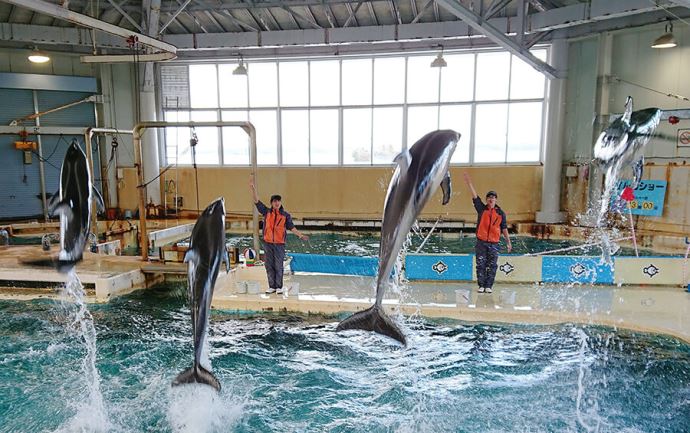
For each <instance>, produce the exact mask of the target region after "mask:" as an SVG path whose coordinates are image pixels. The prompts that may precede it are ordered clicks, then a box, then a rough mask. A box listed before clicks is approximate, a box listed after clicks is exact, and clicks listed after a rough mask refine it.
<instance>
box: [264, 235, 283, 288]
mask: <svg viewBox="0 0 690 433" xmlns="http://www.w3.org/2000/svg"><path fill="white" fill-rule="evenodd" d="M264 259H265V260H264V266H265V267H266V275H268V287H270V288H272V289H281V288H282V287H283V259H285V244H272V243H269V242H264Z"/></svg>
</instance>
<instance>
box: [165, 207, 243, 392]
mask: <svg viewBox="0 0 690 433" xmlns="http://www.w3.org/2000/svg"><path fill="white" fill-rule="evenodd" d="M184 261H185V262H186V263H187V281H188V285H189V286H188V290H187V294H188V295H189V307H190V309H191V310H192V333H193V334H194V365H193V366H192V367H191V368H189V369H187V370H185V371H183V372H182V373H180V374H179V375H178V376H177V377H176V378H175V380H174V381H173V383H172V385H173V386H177V385H183V384H187V383H204V384H206V385H209V386H212V387H213V388H215V389H216V391H220V382H219V381H218V379H217V378H216V377H215V376H214V375H213V373H211V372H210V371H208V370H207V369H205V368H204V367H202V366H201V353H202V349H203V346H204V343H205V341H206V330H207V328H208V317H209V314H210V311H211V298H213V287H214V286H215V284H216V278H218V271H219V270H220V265H221V262H225V266H226V269H227V270H228V272H229V271H230V260H229V259H228V252H227V250H226V249H225V202H224V200H223V198H218V199H216V200H215V201H214V202H213V203H211V204H210V205H208V207H207V208H206V209H205V210H204V212H203V213H202V214H201V216H199V219H197V221H196V224H194V228H193V229H192V237H191V239H190V241H189V250H187V253H186V254H185V257H184Z"/></svg>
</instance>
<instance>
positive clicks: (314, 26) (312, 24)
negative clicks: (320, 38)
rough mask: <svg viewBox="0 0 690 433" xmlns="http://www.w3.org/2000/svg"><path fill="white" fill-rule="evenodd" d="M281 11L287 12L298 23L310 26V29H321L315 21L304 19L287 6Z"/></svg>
mask: <svg viewBox="0 0 690 433" xmlns="http://www.w3.org/2000/svg"><path fill="white" fill-rule="evenodd" d="M283 9H284V10H286V11H287V12H288V13H289V14H290V15H292V16H293V17H294V18H297V19H299V20H300V21H302V22H305V23H307V24H309V25H310V26H312V27H313V28H315V29H320V28H322V27H321V26H320V25H319V24H318V23H317V22H316V21H315V20H314V21H312V20H310V19H309V18H308V17H305V16H304V15H302V14H301V13H299V12H297V11H296V10H293V9H290V8H289V7H287V6H285V7H283ZM297 27H299V26H297Z"/></svg>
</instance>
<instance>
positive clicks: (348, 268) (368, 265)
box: [289, 253, 379, 277]
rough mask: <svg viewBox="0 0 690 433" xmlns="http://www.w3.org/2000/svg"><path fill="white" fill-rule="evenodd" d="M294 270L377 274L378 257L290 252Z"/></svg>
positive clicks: (323, 272) (291, 266)
mask: <svg viewBox="0 0 690 433" xmlns="http://www.w3.org/2000/svg"><path fill="white" fill-rule="evenodd" d="M289 256H290V257H292V261H291V262H290V269H292V272H316V273H320V274H340V275H362V276H365V277H373V276H376V272H377V269H378V265H379V263H378V261H379V259H378V258H377V257H351V256H327V255H320V254H297V253H290V254H289Z"/></svg>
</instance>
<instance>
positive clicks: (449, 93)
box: [160, 48, 548, 166]
mask: <svg viewBox="0 0 690 433" xmlns="http://www.w3.org/2000/svg"><path fill="white" fill-rule="evenodd" d="M531 52H532V53H533V54H534V55H535V56H536V57H538V58H540V59H542V60H545V59H546V58H547V57H548V51H547V49H545V48H534V49H532V50H531ZM436 55H437V52H435V51H434V52H429V53H421V54H420V53H407V54H387V55H362V56H352V57H349V56H348V57H336V56H334V57H330V58H312V59H281V60H274V61H264V60H257V61H252V60H249V61H248V62H247V70H248V75H233V71H234V70H235V68H236V67H237V64H236V63H232V62H231V63H218V64H212V63H204V64H191V65H184V64H176V65H161V68H162V69H161V88H160V91H161V101H162V104H163V107H162V108H163V111H164V116H165V119H167V120H179V121H188V120H190V119H191V120H196V121H202V120H216V119H222V120H225V121H246V120H249V121H251V122H252V123H253V124H254V126H255V127H256V131H257V161H258V163H259V164H261V165H281V166H290V165H292V166H294V165H339V164H341V165H374V164H375V165H389V164H391V163H392V161H393V159H394V158H395V156H396V155H397V154H398V153H399V152H400V151H401V150H402V149H404V148H406V147H407V148H409V147H410V146H412V145H413V144H414V143H415V142H417V141H418V140H419V139H420V138H422V137H423V136H424V135H426V134H428V133H429V132H431V131H435V130H437V129H452V130H455V131H457V132H458V133H460V141H459V143H458V146H457V148H456V151H455V153H454V154H453V157H452V159H451V162H452V163H454V164H473V163H480V164H507V163H534V162H539V161H540V158H541V154H542V152H541V148H542V146H543V135H544V133H543V127H544V119H543V117H544V112H545V109H544V108H545V106H544V99H545V94H546V92H545V88H546V79H545V78H544V76H543V75H542V74H540V73H539V72H537V71H535V70H534V69H533V68H532V67H531V66H529V65H528V64H526V63H525V62H523V61H522V60H520V59H519V58H517V57H515V56H513V55H511V54H510V53H508V52H502V51H495V50H493V51H490V50H480V51H477V52H457V51H456V52H454V51H446V52H445V53H444V58H445V60H446V63H447V66H446V67H443V68H435V67H431V63H432V62H433V60H434V59H435V58H436ZM196 132H197V135H198V137H199V146H198V147H197V148H196V149H195V151H196V157H197V163H198V164H224V165H230V166H243V165H247V164H249V163H250V160H251V158H250V146H249V139H248V136H247V134H246V133H245V132H244V131H243V130H242V129H241V128H237V127H212V128H197V131H196ZM189 138H190V129H189V128H188V127H184V128H167V129H166V131H165V141H166V145H165V150H166V158H167V163H168V164H178V163H179V164H183V165H188V164H191V163H192V157H191V149H190V147H189Z"/></svg>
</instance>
